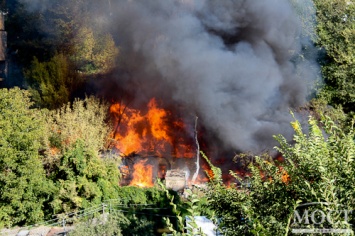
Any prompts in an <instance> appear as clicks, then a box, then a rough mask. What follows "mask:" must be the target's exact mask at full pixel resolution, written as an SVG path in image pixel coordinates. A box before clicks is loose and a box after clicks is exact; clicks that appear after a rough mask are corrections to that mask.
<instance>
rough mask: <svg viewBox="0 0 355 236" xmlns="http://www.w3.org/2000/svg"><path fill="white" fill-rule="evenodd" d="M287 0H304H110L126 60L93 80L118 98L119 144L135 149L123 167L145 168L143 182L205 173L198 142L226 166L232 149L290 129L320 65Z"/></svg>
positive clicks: (262, 144)
mask: <svg viewBox="0 0 355 236" xmlns="http://www.w3.org/2000/svg"><path fill="white" fill-rule="evenodd" d="M291 2H292V4H309V2H310V1H308V0H302V1H282V2H280V1H277V0H268V1H228V0H222V1H215V2H214V1H207V0H202V1H194V0H188V1H182V0H169V1H129V0H127V1H125V0H122V1H117V2H115V3H112V8H111V9H116V11H115V12H114V13H113V14H112V22H113V23H114V25H115V29H116V31H117V35H119V38H118V40H119V43H120V45H121V47H122V51H121V56H122V58H124V61H123V62H122V63H123V64H122V65H120V70H119V71H118V72H117V74H116V75H115V76H114V77H112V78H110V79H109V80H107V81H103V82H102V83H101V84H100V85H99V86H100V91H101V92H102V93H104V94H105V96H108V97H109V98H110V99H112V100H114V101H116V102H114V104H113V105H112V106H111V109H110V112H111V114H112V115H113V116H114V118H115V121H116V124H115V129H114V131H113V134H112V136H113V139H114V140H116V145H115V146H116V148H117V149H118V150H120V152H121V153H122V156H124V157H125V156H126V157H130V158H132V154H133V156H136V157H137V158H133V159H134V160H135V161H133V164H131V167H130V168H128V169H130V170H132V171H133V172H137V173H138V172H139V171H140V172H141V173H140V175H141V176H145V177H148V176H149V178H150V179H152V180H150V181H149V182H148V183H146V184H145V185H147V186H149V185H151V184H152V183H153V182H154V178H156V177H157V176H158V175H160V176H162V175H165V177H166V174H167V171H169V170H171V169H180V170H185V169H187V170H189V173H195V172H196V171H197V172H199V173H198V179H197V181H206V180H207V179H208V178H207V177H206V175H205V173H204V172H205V171H209V167H208V165H207V164H206V163H204V162H203V161H202V162H201V167H202V168H201V170H198V168H197V165H196V158H197V157H198V155H199V152H198V151H199V149H201V150H203V151H205V152H206V153H207V155H208V156H209V157H210V158H211V159H212V162H213V163H215V164H216V165H218V166H219V167H221V168H222V169H226V170H227V169H232V168H233V167H232V166H231V163H232V159H233V156H234V155H235V152H240V151H252V152H261V151H264V150H266V149H268V148H271V147H273V146H274V145H275V144H276V142H275V141H274V140H273V138H272V135H274V134H278V133H282V134H283V135H284V136H286V137H291V134H292V129H291V128H290V126H289V121H290V120H291V119H292V117H291V116H290V115H289V110H290V109H292V108H296V107H298V106H300V105H302V104H303V103H304V102H305V101H306V98H307V96H308V95H309V93H308V91H309V87H307V86H308V85H309V84H310V83H309V82H310V81H312V80H314V79H315V78H316V77H317V75H318V73H319V67H318V66H317V63H316V60H315V58H316V55H315V54H314V53H312V51H311V50H309V49H312V47H313V46H312V44H311V43H310V41H309V39H308V38H307V35H305V34H304V32H303V29H302V28H301V20H300V18H299V16H297V14H296V13H295V11H294V8H293V6H292V4H291ZM311 5H312V4H311ZM306 49H308V50H309V51H307V50H306ZM196 116H198V117H199V124H198V126H197V128H196V127H195V123H194V120H195V117H196ZM197 133H198V134H197ZM197 140H198V141H199V143H200V145H198V143H197V144H196V141H197ZM138 157H139V158H138ZM142 157H146V158H145V159H144V158H142ZM159 160H168V161H167V162H168V163H169V164H165V165H162V164H159V162H160V161H159ZM127 166H128V165H127ZM159 166H160V167H159ZM163 166H164V167H163ZM167 166H169V168H168V169H164V170H160V168H167ZM236 168H237V167H236ZM138 170H139V171H138ZM132 171H131V172H132ZM151 172H152V173H151ZM169 173H172V172H169ZM150 176H151V177H150ZM191 176H192V175H191ZM169 178H170V176H169ZM187 178H190V176H187ZM130 179H131V181H133V183H134V182H135V180H136V179H137V178H136V177H134V176H133V177H132V176H131V177H130ZM138 182H139V181H138ZM140 182H142V180H140ZM143 182H144V181H143ZM131 183H132V182H131ZM181 183H182V181H181ZM136 185H138V184H136Z"/></svg>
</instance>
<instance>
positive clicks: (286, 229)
mask: <svg viewBox="0 0 355 236" xmlns="http://www.w3.org/2000/svg"><path fill="white" fill-rule="evenodd" d="M292 126H293V128H294V130H295V135H294V142H295V144H294V145H291V144H289V143H288V142H287V141H286V140H285V138H284V137H282V136H281V135H279V136H277V137H276V138H277V140H278V141H279V143H280V147H279V148H278V150H279V151H280V153H281V154H282V156H283V157H284V161H282V162H278V161H276V160H275V161H274V160H273V159H272V158H267V157H256V158H255V162H254V163H252V164H250V165H249V169H250V172H251V175H250V176H249V177H248V178H247V180H248V181H247V182H248V183H249V184H250V185H249V184H248V185H244V186H242V188H226V187H225V186H224V185H223V184H221V182H220V181H215V182H213V184H212V185H211V188H212V189H211V191H209V192H208V195H209V201H210V204H211V207H212V209H214V210H215V211H216V214H217V215H218V216H220V217H221V220H222V224H221V228H222V229H223V231H224V232H225V233H226V235H288V234H289V233H290V232H291V229H292V227H293V224H294V223H295V222H296V223H297V219H295V215H294V212H295V209H296V208H297V207H298V206H300V205H301V204H304V203H311V202H323V203H325V205H322V209H324V210H325V211H331V210H332V211H334V212H336V211H341V209H348V210H352V209H353V206H354V201H355V195H354V191H353V183H354V174H353V173H354V170H355V165H354V154H355V143H354V139H353V137H354V131H353V129H351V130H350V131H349V132H348V133H344V132H343V131H342V130H341V129H339V128H338V126H337V125H335V124H334V122H332V121H331V120H330V119H329V118H328V117H324V120H323V123H322V128H323V129H324V130H325V131H326V132H327V133H326V134H325V133H323V131H322V129H321V128H320V127H319V126H318V125H317V122H316V120H314V119H313V118H310V120H309V130H308V134H305V133H304V132H303V131H302V129H301V125H300V123H299V122H298V121H295V122H293V123H292ZM236 177H237V176H236ZM237 178H238V177H237ZM332 217H335V219H334V220H333V222H332V223H329V222H328V221H325V222H324V223H323V224H321V225H320V226H322V227H324V228H342V229H346V228H351V224H353V222H354V218H353V217H352V215H349V218H348V220H347V221H346V220H341V217H340V215H335V216H333V215H332ZM316 226H317V225H315V224H313V225H312V224H310V225H309V226H308V227H311V228H312V227H316Z"/></svg>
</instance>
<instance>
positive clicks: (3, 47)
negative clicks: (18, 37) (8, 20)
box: [0, 11, 7, 81]
mask: <svg viewBox="0 0 355 236" xmlns="http://www.w3.org/2000/svg"><path fill="white" fill-rule="evenodd" d="M5 15H6V13H5V12H1V11H0V81H3V80H4V79H6V77H7V61H6V59H7V58H6V52H7V32H6V31H5Z"/></svg>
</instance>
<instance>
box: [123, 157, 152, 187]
mask: <svg viewBox="0 0 355 236" xmlns="http://www.w3.org/2000/svg"><path fill="white" fill-rule="evenodd" d="M145 162H146V161H144V160H142V161H140V162H137V163H135V164H134V166H133V169H134V172H133V179H132V181H131V183H130V184H129V185H131V186H138V187H153V186H154V183H153V180H152V179H153V166H152V165H149V164H146V163H145Z"/></svg>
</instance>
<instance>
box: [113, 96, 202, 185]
mask: <svg viewBox="0 0 355 236" xmlns="http://www.w3.org/2000/svg"><path fill="white" fill-rule="evenodd" d="M110 113H111V115H113V117H114V121H115V129H114V131H113V134H112V136H113V138H114V140H115V147H116V148H117V149H118V150H119V152H120V153H121V156H122V157H123V158H125V157H126V156H130V155H133V154H135V155H139V156H140V157H144V156H149V155H154V156H156V158H168V159H172V158H186V159H191V158H194V157H196V147H195V143H194V139H193V135H194V131H193V130H191V128H190V129H189V128H188V126H187V125H186V124H185V123H184V122H183V121H182V119H179V118H177V117H174V115H173V113H172V112H171V111H169V110H167V109H163V108H161V107H160V106H159V105H158V102H157V100H156V99H155V98H152V99H151V100H150V101H149V102H148V104H147V106H146V107H144V109H136V108H131V107H128V106H127V105H126V104H123V103H115V104H112V105H111V107H110ZM158 169H159V170H158V173H157V174H156V176H158V177H160V178H161V177H164V173H165V172H166V166H160V167H159V168H158ZM132 172H133V173H132V180H131V181H130V183H129V185H134V186H140V187H150V186H153V185H154V183H153V182H154V181H153V176H154V173H153V172H154V168H153V166H152V165H151V164H148V163H147V161H146V160H141V161H138V162H137V163H134V165H133V170H132Z"/></svg>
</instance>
